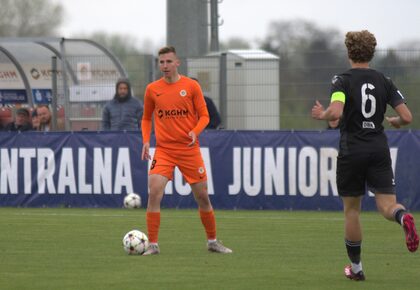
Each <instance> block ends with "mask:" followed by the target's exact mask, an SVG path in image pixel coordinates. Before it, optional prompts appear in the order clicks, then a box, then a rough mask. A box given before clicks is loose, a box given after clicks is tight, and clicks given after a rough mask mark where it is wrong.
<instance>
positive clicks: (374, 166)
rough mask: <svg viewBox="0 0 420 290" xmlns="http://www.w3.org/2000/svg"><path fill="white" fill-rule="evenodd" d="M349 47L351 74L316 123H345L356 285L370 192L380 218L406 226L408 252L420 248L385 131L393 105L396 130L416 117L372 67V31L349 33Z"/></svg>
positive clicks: (344, 178) (345, 189)
mask: <svg viewBox="0 0 420 290" xmlns="http://www.w3.org/2000/svg"><path fill="white" fill-rule="evenodd" d="M345 45H346V47H347V55H348V58H349V62H350V65H351V69H350V70H348V71H346V72H344V73H342V74H339V75H336V76H334V77H333V79H332V84H331V102H330V104H329V106H328V108H327V109H324V107H323V106H322V105H321V103H319V101H316V103H315V105H314V106H313V108H312V117H313V118H314V119H317V120H337V119H340V118H341V119H340V135H341V137H340V145H339V147H340V150H339V154H338V157H337V188H338V194H339V195H340V197H341V199H342V201H343V205H344V223H345V234H344V241H345V245H346V249H347V255H348V257H349V260H350V262H351V264H350V265H348V266H346V267H345V268H344V274H345V276H346V277H347V278H349V279H351V280H356V281H363V280H365V274H364V272H363V268H362V262H361V251H362V228H361V223H360V211H361V208H362V198H363V195H364V194H365V192H366V187H367V188H368V189H369V190H370V191H371V192H373V193H374V194H375V201H376V206H377V208H378V210H379V212H380V213H381V214H382V215H383V216H384V217H385V218H386V219H387V220H389V221H395V222H397V223H398V224H400V225H401V226H402V229H403V230H404V232H405V242H406V246H407V248H408V250H409V251H410V252H415V251H416V250H417V248H418V246H419V236H418V234H417V230H416V227H415V223H414V217H413V215H412V214H410V213H408V212H407V210H406V208H405V207H404V206H403V205H402V204H399V203H397V198H396V192H395V180H394V173H393V171H392V166H391V157H390V153H389V146H388V141H387V137H386V135H385V133H384V127H383V125H382V122H383V121H384V115H385V111H386V108H387V105H390V106H391V107H392V108H393V109H394V111H395V112H396V114H397V116H393V117H387V118H386V120H387V121H388V123H389V124H390V125H391V126H393V127H395V128H400V127H401V126H403V125H407V124H410V123H411V121H412V115H411V112H410V110H409V109H408V107H407V106H406V104H405V99H404V97H403V95H402V94H401V92H400V91H399V90H398V89H397V87H396V86H395V85H394V84H393V82H392V81H391V80H390V79H389V78H387V77H385V76H384V75H383V74H382V73H381V72H379V71H377V70H374V69H372V68H370V66H369V62H370V61H371V60H372V58H373V56H374V53H375V47H376V39H375V36H374V35H373V34H372V33H370V32H369V31H367V30H363V31H354V32H348V33H347V34H346V38H345ZM391 254H392V253H391Z"/></svg>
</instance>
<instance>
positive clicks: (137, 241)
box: [123, 230, 149, 255]
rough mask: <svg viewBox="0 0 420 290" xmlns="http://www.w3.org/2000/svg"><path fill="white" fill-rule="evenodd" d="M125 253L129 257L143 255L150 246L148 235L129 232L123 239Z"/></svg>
mask: <svg viewBox="0 0 420 290" xmlns="http://www.w3.org/2000/svg"><path fill="white" fill-rule="evenodd" d="M123 246H124V251H125V252H126V253H127V254H129V255H141V254H143V253H144V252H145V251H146V250H147V247H148V246H149V239H148V238H147V236H146V234H145V233H143V232H141V231H139V230H132V231H129V232H128V233H127V234H126V235H125V236H124V238H123Z"/></svg>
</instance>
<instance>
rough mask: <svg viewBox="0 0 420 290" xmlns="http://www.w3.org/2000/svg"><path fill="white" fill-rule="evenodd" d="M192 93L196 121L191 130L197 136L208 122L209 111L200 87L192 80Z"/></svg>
mask: <svg viewBox="0 0 420 290" xmlns="http://www.w3.org/2000/svg"><path fill="white" fill-rule="evenodd" d="M194 95H195V97H194V107H195V108H196V110H197V114H198V123H197V125H196V126H195V127H194V128H193V129H192V131H193V132H194V133H195V135H197V136H198V135H200V133H201V132H202V131H203V130H204V129H205V128H206V126H207V124H208V123H209V122H210V117H209V111H208V110H207V106H206V101H205V100H204V96H203V92H202V91H201V87H200V85H199V84H198V83H197V82H194Z"/></svg>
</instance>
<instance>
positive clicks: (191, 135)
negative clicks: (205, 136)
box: [188, 131, 197, 147]
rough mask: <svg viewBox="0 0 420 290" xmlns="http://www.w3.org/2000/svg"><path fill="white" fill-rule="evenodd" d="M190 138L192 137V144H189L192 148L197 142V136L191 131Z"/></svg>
mask: <svg viewBox="0 0 420 290" xmlns="http://www.w3.org/2000/svg"><path fill="white" fill-rule="evenodd" d="M188 136H190V138H191V140H192V141H191V143H190V144H188V147H191V146H193V145H194V144H195V142H196V141H197V135H195V133H194V131H190V133H188Z"/></svg>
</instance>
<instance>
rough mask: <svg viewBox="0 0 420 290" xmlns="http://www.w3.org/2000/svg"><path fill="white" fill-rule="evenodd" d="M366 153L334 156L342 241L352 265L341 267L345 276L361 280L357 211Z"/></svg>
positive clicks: (362, 187) (364, 176)
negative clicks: (342, 213) (339, 202)
mask: <svg viewBox="0 0 420 290" xmlns="http://www.w3.org/2000/svg"><path fill="white" fill-rule="evenodd" d="M365 157H366V156H364V155H363V154H353V155H339V156H338V158H337V189H338V193H339V195H340V196H341V198H342V200H343V207H344V229H345V233H344V241H345V246H346V250H347V256H348V257H349V259H350V262H351V265H348V266H346V267H345V269H344V274H345V276H346V277H347V278H349V279H352V280H356V281H363V280H365V276H364V273H363V270H362V262H361V252H362V228H361V224H360V211H361V202H362V197H363V195H364V193H365V187H366V185H365V183H366V181H365V180H366V170H365V168H366V164H365V162H366V158H365Z"/></svg>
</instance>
